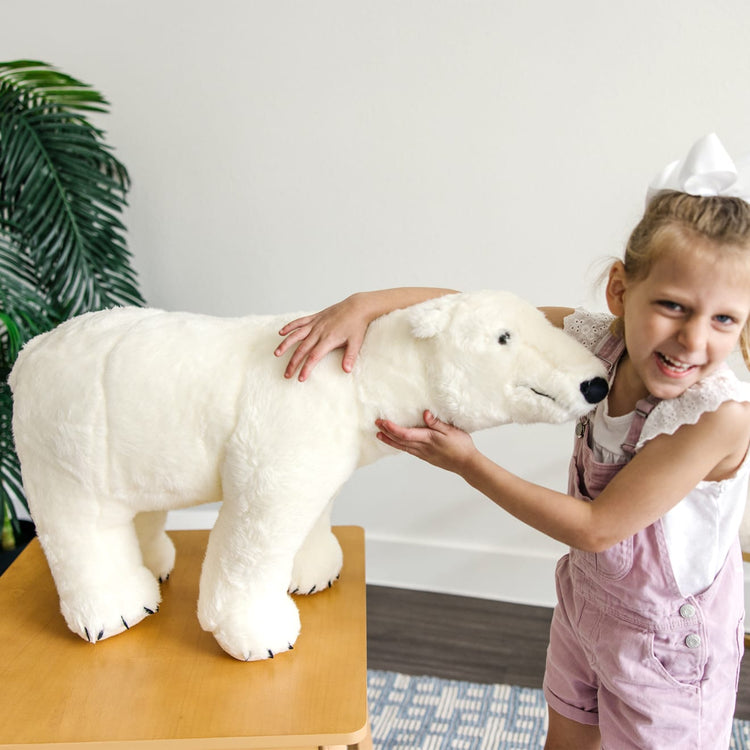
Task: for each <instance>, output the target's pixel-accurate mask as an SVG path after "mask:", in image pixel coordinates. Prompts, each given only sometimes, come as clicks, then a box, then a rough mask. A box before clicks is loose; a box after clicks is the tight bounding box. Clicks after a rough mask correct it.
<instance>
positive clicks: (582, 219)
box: [0, 0, 750, 603]
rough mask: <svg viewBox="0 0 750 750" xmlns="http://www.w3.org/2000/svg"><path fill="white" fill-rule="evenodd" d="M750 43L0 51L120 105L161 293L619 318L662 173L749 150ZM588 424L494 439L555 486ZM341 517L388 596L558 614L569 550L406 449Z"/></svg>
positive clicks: (362, 482) (268, 304)
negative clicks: (624, 258) (609, 272)
mask: <svg viewBox="0 0 750 750" xmlns="http://www.w3.org/2000/svg"><path fill="white" fill-rule="evenodd" d="M748 29H750V4H748V3H747V2H746V0H718V1H716V2H712V3H706V2H703V0H700V1H698V0H680V1H679V2H677V1H676V0H675V1H673V2H668V1H665V0H630V2H628V3H603V2H600V1H599V0H571V1H570V2H565V3H558V2H553V1H552V0H546V1H543V0H529V1H528V2H525V3H517V2H510V0H493V1H491V2H490V1H486V2H470V1H468V0H454V1H448V0H418V1H413V2H402V1H401V0H399V1H395V0H378V2H361V1H360V0H341V1H334V0H322V1H317V2H315V1H313V0H309V1H305V2H302V1H300V2H290V1H289V0H264V1H262V2H260V1H256V2H253V1H247V2H241V1H240V0H213V2H211V3H208V2H201V3H198V2H195V1H194V0H180V1H178V0H65V2H60V0H3V1H2V2H0V56H1V57H2V58H4V59H7V60H10V59H17V58H22V57H26V58H37V59H43V60H46V61H49V62H52V63H54V64H56V65H57V66H59V67H61V68H62V69H63V70H65V71H66V72H68V73H71V74H73V75H76V76H78V77H80V78H82V79H83V80H85V81H87V82H89V83H91V84H92V85H94V86H95V87H96V88H98V89H99V90H101V91H102V92H104V93H105V95H106V96H107V97H108V98H109V100H110V101H111V104H112V112H111V114H110V115H108V116H107V117H106V118H103V119H102V120H101V124H102V125H103V127H104V128H105V129H106V130H107V132H108V135H107V138H108V141H109V142H110V143H111V144H112V145H113V146H114V147H115V148H116V152H117V154H118V155H119V157H120V158H121V159H122V160H123V161H124V162H125V164H126V165H127V167H128V168H129V170H130V173H131V176H132V179H133V188H132V192H131V195H130V199H131V208H130V210H129V212H128V215H127V224H128V227H129V243H130V248H131V250H132V252H133V255H134V263H135V266H136V268H137V270H138V271H139V274H140V279H141V284H142V288H143V291H144V293H145V295H146V297H147V299H148V301H149V302H150V303H151V304H152V305H155V306H160V307H165V308H169V309H185V310H195V311H202V312H206V313H215V314H220V315H239V314H245V313H248V312H284V311H293V310H300V309H318V308H320V307H321V306H324V305H326V304H328V303H330V302H332V301H334V300H337V299H339V298H341V297H343V296H345V295H347V294H349V293H350V292H352V291H354V290H358V289H367V288H377V287H382V286H393V285H406V284H424V285H441V286H452V287H454V288H458V289H467V290H468V289H477V288H483V287H488V286H492V287H498V288H507V289H511V290H513V291H515V292H517V293H519V294H521V295H523V296H526V297H527V298H528V299H530V300H531V301H533V302H535V303H538V304H564V305H578V304H585V305H588V306H591V307H600V306H601V302H600V301H599V299H598V297H597V296H596V295H595V294H594V292H593V291H592V288H593V287H592V285H593V279H594V277H595V276H596V272H597V271H598V270H600V269H601V266H598V267H595V268H593V269H592V264H596V263H597V262H598V261H600V260H601V259H602V258H606V257H607V256H611V255H617V254H619V252H620V250H621V248H622V246H623V243H624V240H625V238H626V236H627V233H628V232H629V230H630V228H631V226H632V225H633V223H634V222H635V221H636V220H637V218H638V215H639V212H640V210H641V208H642V202H643V196H644V190H645V186H646V184H647V183H648V181H649V180H650V178H651V177H652V175H653V173H655V172H656V171H657V170H658V169H659V168H661V166H663V164H665V163H666V162H667V161H669V160H671V159H674V158H678V157H679V156H681V155H682V154H683V153H684V152H685V150H686V149H687V147H688V146H689V145H690V144H691V143H692V141H693V140H694V139H696V138H697V137H699V136H700V135H703V134H705V133H706V132H709V131H713V130H715V131H717V132H718V133H719V134H720V136H721V137H722V139H723V140H724V142H725V144H726V145H727V147H728V148H729V150H730V151H731V152H732V153H738V152H743V151H746V150H750V136H749V135H748V134H750V107H748V81H750V46H749V45H748V44H747V30H748ZM570 433H571V429H570V427H569V426H563V427H554V428H552V427H546V426H542V427H524V428H520V427H507V428H502V429H498V430H494V431H492V432H489V433H486V434H481V435H479V436H478V438H477V439H478V442H479V443H480V444H481V446H482V447H483V448H485V449H486V450H487V451H488V452H489V453H490V454H491V455H492V456H493V457H494V458H496V459H497V460H499V461H501V462H504V464H505V465H506V466H507V467H508V468H510V469H512V470H515V471H517V472H519V473H521V474H522V475H523V476H526V477H528V478H530V479H533V480H534V481H537V482H540V483H542V484H546V485H548V486H552V487H555V488H561V487H562V486H563V485H564V475H565V470H566V464H567V457H568V451H569V447H570V442H571V439H572V438H571V434H570ZM335 520H336V522H338V523H356V524H361V525H364V526H365V527H366V529H367V533H368V540H369V541H368V545H369V554H368V566H369V578H370V580H371V581H374V582H381V583H389V584H395V585H403V586H412V587H422V588H438V589H439V588H444V589H449V590H454V591H460V592H464V593H474V594H478V595H481V596H490V597H498V598H505V599H510V600H515V601H526V602H540V603H551V601H552V599H553V592H552V583H551V582H552V568H553V564H554V559H555V558H556V556H557V555H558V554H559V552H560V551H561V547H560V545H558V544H556V543H553V542H551V541H549V540H547V539H545V538H544V537H542V536H541V535H540V534H538V533H537V532H535V531H533V530H530V529H528V528H525V527H523V526H522V525H521V524H519V523H517V522H515V521H513V520H512V519H510V518H508V517H506V516H505V515H504V514H503V513H502V512H500V511H499V510H497V509H495V508H494V506H491V504H490V503H489V502H488V501H487V500H485V499H484V498H482V497H481V496H479V495H477V494H476V493H475V492H473V491H472V490H471V489H468V488H467V487H466V486H465V485H463V484H462V483H461V482H460V481H459V480H457V479H456V478H455V477H453V476H449V475H446V474H443V473H441V472H438V471H437V470H434V469H431V468H429V467H427V466H424V465H419V464H418V463H417V462H416V461H415V460H411V459H408V458H407V457H398V458H393V459H389V460H388V461H384V462H381V463H380V464H378V465H376V466H372V467H369V468H367V469H364V470H363V471H361V472H360V473H359V474H358V475H357V476H355V477H354V478H353V480H352V481H351V482H350V483H349V484H348V485H347V487H346V488H345V490H344V491H343V493H342V495H341V497H340V499H339V501H338V506H337V510H336V515H335ZM202 522H203V517H202V516H201V515H200V514H197V515H194V516H190V517H188V518H178V519H175V520H174V523H175V524H178V525H185V524H187V525H190V524H194V523H202Z"/></svg>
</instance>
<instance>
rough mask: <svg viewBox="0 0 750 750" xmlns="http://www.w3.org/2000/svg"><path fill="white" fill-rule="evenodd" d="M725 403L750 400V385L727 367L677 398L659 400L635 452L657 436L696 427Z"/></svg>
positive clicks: (713, 373)
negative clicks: (686, 426)
mask: <svg viewBox="0 0 750 750" xmlns="http://www.w3.org/2000/svg"><path fill="white" fill-rule="evenodd" d="M725 401H739V402H740V403H743V402H748V401H750V383H746V382H744V381H742V380H740V379H739V378H738V377H737V376H736V375H735V374H734V373H733V372H732V370H731V369H730V367H729V366H728V365H724V366H722V367H721V368H719V369H718V370H716V371H715V372H712V373H711V374H710V375H708V376H707V377H705V378H703V380H701V381H700V382H698V383H696V384H695V385H692V386H690V388H688V389H687V390H686V391H685V392H684V393H683V394H682V395H680V396H678V397H677V398H670V399H666V400H664V401H660V402H659V403H658V404H657V405H656V406H655V407H654V410H653V411H652V412H651V414H650V415H649V418H648V419H647V420H646V423H645V424H644V426H643V432H641V438H640V440H639V441H638V445H637V446H636V450H640V449H641V448H642V447H643V446H644V445H645V444H646V443H647V442H648V441H649V440H652V439H653V438H655V437H656V436H657V435H663V434H666V435H673V434H674V433H675V432H677V430H678V428H679V427H680V426H681V425H684V424H695V423H696V422H697V421H698V420H699V419H700V418H701V415H702V414H704V413H705V412H709V411H716V410H717V409H718V408H719V407H720V406H721V405H722V404H723V403H724V402H725Z"/></svg>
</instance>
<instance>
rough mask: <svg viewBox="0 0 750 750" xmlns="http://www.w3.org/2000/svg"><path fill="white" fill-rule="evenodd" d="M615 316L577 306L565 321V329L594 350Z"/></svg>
mask: <svg viewBox="0 0 750 750" xmlns="http://www.w3.org/2000/svg"><path fill="white" fill-rule="evenodd" d="M613 320H614V317H613V316H612V315H610V314H609V313H590V312H588V310H584V309H583V308H582V307H577V308H576V309H575V311H574V312H572V313H571V314H570V315H568V316H567V317H566V318H565V320H564V321H563V325H564V330H565V332H566V333H569V334H570V335H571V336H573V338H575V339H577V340H578V341H580V342H581V343H582V344H583V345H584V346H585V347H586V348H587V349H589V350H591V351H593V350H594V348H595V347H596V345H597V344H598V343H599V342H600V341H601V340H602V339H603V338H604V336H605V335H606V334H607V333H608V332H609V327H610V326H611V325H612V321H613Z"/></svg>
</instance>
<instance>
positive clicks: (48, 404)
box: [10, 292, 604, 660]
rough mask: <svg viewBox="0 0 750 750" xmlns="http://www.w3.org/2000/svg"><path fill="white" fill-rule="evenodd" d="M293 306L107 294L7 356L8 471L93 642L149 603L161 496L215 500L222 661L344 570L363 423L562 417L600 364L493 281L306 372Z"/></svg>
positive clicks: (384, 327) (174, 501) (285, 628)
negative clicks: (13, 466)
mask: <svg viewBox="0 0 750 750" xmlns="http://www.w3.org/2000/svg"><path fill="white" fill-rule="evenodd" d="M292 317H294V316H292V315H282V316H273V317H272V316H251V317H245V318H239V319H219V318H212V317H208V316H202V315H194V314H187V313H167V312H162V311H159V310H153V309H138V308H120V309H114V310H108V311H104V312H99V313H90V314H87V315H82V316H80V317H78V318H75V319H73V320H71V321H68V322H66V323H64V324H63V325H61V326H59V327H58V328H57V329H56V330H54V331H52V332H50V333H47V334H44V335H42V336H39V337H37V338H35V339H34V340H32V341H31V342H30V343H29V344H28V345H27V346H26V347H25V348H24V349H23V351H22V353H21V355H20V356H19V358H18V362H17V364H16V366H15V368H14V369H13V372H12V375H11V378H10V383H11V386H12V388H13V393H14V402H15V407H14V410H15V415H14V425H13V426H14V431H15V439H16V446H17V450H18V455H19V457H20V459H21V464H22V470H23V479H24V485H25V489H26V492H27V496H28V500H29V504H30V508H31V512H32V516H33V518H34V521H35V522H36V526H37V530H38V534H39V538H40V541H41V544H42V546H43V548H44V551H45V553H46V556H47V559H48V561H49V565H50V569H51V571H52V574H53V576H54V579H55V583H56V585H57V590H58V593H59V596H60V603H61V610H62V613H63V615H64V617H65V620H66V622H67V624H68V626H69V627H70V629H71V630H73V631H74V632H75V633H78V634H79V635H80V636H81V637H82V638H85V639H87V640H90V641H92V642H96V641H97V640H100V639H102V638H106V637H109V636H112V635H115V634H117V633H120V632H122V631H123V630H125V629H127V628H129V627H132V626H133V625H135V624H136V623H137V622H138V621H139V620H141V619H143V618H144V617H145V616H146V615H148V614H149V613H152V612H155V611H156V610H157V609H158V606H159V602H160V587H159V584H160V582H161V581H163V580H165V579H166V578H167V576H168V575H169V573H170V571H171V570H172V566H173V564H174V557H175V551H174V547H173V545H172V543H171V541H170V540H169V537H168V536H167V535H166V534H165V532H164V521H165V517H166V511H167V510H170V509H174V508H184V507H187V506H191V505H195V504H198V503H204V502H213V501H217V500H222V501H223V504H222V507H221V511H220V513H219V517H218V521H217V523H216V526H215V527H214V529H213V530H212V532H211V534H210V538H209V543H208V549H207V553H206V558H205V562H204V565H203V572H202V576H201V582H200V596H199V603H198V616H199V619H200V623H201V625H202V626H203V628H204V629H206V630H208V631H211V632H212V633H213V634H214V636H215V637H216V639H217V640H218V642H219V643H220V644H221V646H222V648H224V649H225V650H226V651H227V652H228V653H230V654H231V655H232V656H234V657H236V658H237V659H243V660H255V659H265V658H268V657H269V656H273V655H274V654H276V653H278V652H280V651H286V650H288V649H289V648H290V647H291V646H292V645H293V644H294V642H295V639H296V638H297V635H298V633H299V629H300V621H299V615H298V612H297V608H296V606H295V604H294V602H293V600H292V599H291V598H290V596H289V595H288V593H287V592H292V593H295V592H297V593H311V592H313V591H318V590H321V589H324V588H326V587H328V586H329V585H330V584H331V582H332V581H334V579H335V578H336V577H337V575H338V573H339V570H340V568H341V564H342V559H341V550H340V547H339V545H338V543H337V541H336V539H335V537H334V536H333V535H332V533H331V530H330V512H331V505H332V501H333V497H334V496H335V495H336V493H337V491H338V490H339V488H340V487H341V485H342V484H343V483H344V482H345V481H346V479H347V478H348V477H349V475H350V474H351V473H352V472H353V471H354V469H356V468H357V467H358V466H361V465H363V464H366V463H369V462H371V461H374V460H376V459H378V458H380V457H381V456H384V455H386V454H389V453H392V452H393V451H392V450H391V449H389V448H387V447H386V446H384V445H383V444H382V443H380V442H379V441H378V440H377V439H376V438H375V433H376V428H375V426H374V421H375V419H376V418H377V417H388V418H389V419H393V420H395V421H396V422H399V423H401V424H410V425H416V424H421V422H422V413H423V410H424V409H426V408H429V409H431V410H432V411H433V412H434V413H435V414H436V415H437V416H438V417H439V418H441V419H443V420H446V421H448V422H451V423H453V424H455V425H457V426H459V427H461V428H463V429H465V430H469V431H472V430H478V429H482V428H486V427H491V426H493V425H498V424H501V423H505V422H510V421H514V422H534V421H545V422H560V421H563V420H568V419H571V418H575V417H576V416H578V415H580V414H583V413H585V412H586V411H588V410H589V409H590V408H591V405H590V404H588V403H587V402H586V400H585V399H584V397H583V395H582V393H581V389H580V384H581V383H582V382H583V381H588V380H591V379H592V378H596V377H601V376H603V375H604V371H603V370H602V368H601V366H600V364H599V362H598V361H597V360H596V359H595V358H594V357H593V356H592V355H591V354H589V353H588V352H587V351H586V350H585V349H584V348H583V347H582V346H580V345H579V344H578V343H576V342H575V341H573V339H571V338H570V337H568V336H567V335H565V334H564V333H562V332H561V331H559V330H557V329H555V328H553V327H552V326H551V325H550V324H549V323H548V322H547V321H546V320H545V319H544V317H543V316H542V314H541V313H539V312H538V311H537V310H536V309H535V308H533V307H532V306H530V305H529V304H528V303H526V302H523V301H521V300H519V299H518V298H517V297H515V296H513V295H511V294H508V293H504V292H476V293H469V294H459V295H450V296H447V297H443V298H441V299H438V300H433V301H431V302H427V303H424V304H421V305H416V306H414V307H412V308H409V309H407V310H401V311H397V312H394V313H391V314H390V315H387V316H385V317H383V318H380V319H379V320H377V321H375V322H374V323H373V324H372V325H371V326H370V330H369V331H368V334H367V337H366V339H365V343H364V345H363V347H362V351H361V354H360V357H359V359H358V361H357V364H356V367H355V369H354V372H353V373H351V374H346V373H344V372H343V371H342V370H341V367H340V357H339V356H336V355H331V356H329V357H327V358H326V359H325V360H324V361H323V362H321V363H320V364H319V365H318V367H317V369H316V370H315V371H314V373H313V374H312V376H311V377H310V379H309V380H308V381H307V382H305V383H300V382H298V381H297V380H296V379H295V380H286V379H284V377H283V375H282V373H283V370H284V367H285V364H286V362H285V361H284V360H283V359H276V358H275V357H274V356H273V354H272V352H273V350H274V348H275V347H276V346H277V345H278V343H279V336H278V333H277V332H278V330H279V328H280V327H281V326H282V325H283V324H284V323H285V322H287V321H288V320H290V319H291V318H292Z"/></svg>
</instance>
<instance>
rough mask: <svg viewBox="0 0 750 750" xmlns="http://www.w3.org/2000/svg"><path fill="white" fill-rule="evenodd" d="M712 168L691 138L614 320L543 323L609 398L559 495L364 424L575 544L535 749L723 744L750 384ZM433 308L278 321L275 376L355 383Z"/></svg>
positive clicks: (714, 152)
mask: <svg viewBox="0 0 750 750" xmlns="http://www.w3.org/2000/svg"><path fill="white" fill-rule="evenodd" d="M717 156H718V157H720V159H721V160H723V161H726V158H728V157H726V152H724V151H723V149H722V148H721V146H720V144H718V141H717V140H716V139H715V136H711V137H709V139H704V140H703V141H701V142H699V143H698V144H696V146H695V147H694V149H693V151H691V153H690V155H689V157H688V158H687V159H686V160H685V162H681V163H679V164H678V165H676V166H675V165H672V169H671V171H668V172H667V173H666V175H665V176H663V177H662V179H661V182H660V183H659V184H658V185H657V186H656V187H657V188H663V187H665V186H666V187H668V188H675V187H676V188H677V189H670V190H663V189H657V190H655V191H653V193H654V194H653V195H651V196H650V197H649V202H648V204H647V208H646V212H645V214H644V216H643V218H642V220H641V221H640V223H639V224H638V226H637V227H636V228H635V230H634V231H633V233H632V235H631V237H630V240H629V242H628V245H627V249H626V253H625V257H624V260H623V261H617V262H615V263H614V264H613V265H612V267H611V269H610V271H609V277H608V281H607V285H606V299H607V304H608V307H609V310H610V312H611V313H612V316H607V315H592V314H589V313H586V312H584V311H582V310H571V309H564V308H547V309H545V313H546V314H547V316H548V318H549V319H550V320H551V321H553V322H554V323H555V324H557V325H559V326H562V327H564V328H565V330H566V331H568V332H570V333H571V334H572V335H574V336H576V337H577V338H578V339H579V340H581V341H582V342H583V343H584V344H586V345H587V346H589V347H590V348H591V349H592V350H593V351H594V352H595V353H596V354H597V356H599V357H600V358H601V359H602V360H603V362H604V363H605V365H606V367H607V368H608V369H609V372H610V393H609V396H608V397H607V399H605V401H603V402H602V403H601V404H599V405H598V406H597V407H596V409H595V410H594V411H593V412H592V413H591V414H590V415H588V417H584V418H583V419H581V420H580V421H579V422H578V424H577V425H576V436H577V437H576V440H575V448H574V452H573V457H572V460H571V467H570V477H569V486H568V493H569V494H562V493H558V492H555V491H553V490H550V489H547V488H545V487H540V486H537V485H535V484H532V483H530V482H527V481H524V480H523V479H520V478H519V477H516V476H514V475H513V474H511V473H510V472H508V471H506V470H505V469H503V468H502V467H501V466H498V465H497V464H495V463H493V462H492V461H491V460H490V459H489V458H487V457H486V456H484V455H483V454H482V453H480V452H479V451H478V450H477V448H476V447H475V446H474V443H473V441H472V439H471V437H470V436H469V435H467V434H466V433H464V432H461V431H460V430H458V429H456V428H454V427H452V426H451V425H448V424H445V423H443V422H441V421H439V420H437V419H436V418H435V417H434V416H433V415H432V414H430V413H429V412H425V414H424V426H423V427H416V428H415V427H404V426H401V425H397V424H394V423H392V422H390V421H388V420H379V421H378V422H377V426H378V428H379V434H378V437H379V438H380V439H381V440H382V441H383V442H385V443H387V444H388V445H391V446H393V447H395V448H399V449H401V450H403V451H406V452H407V453H411V454H412V455H415V456H418V457H419V458H421V459H423V460H425V461H428V462H429V463H431V464H434V465H435V466H438V467H440V468H443V469H447V470H449V471H453V472H455V473H457V474H458V475H460V476H461V477H463V478H464V479H465V480H466V481H467V482H468V483H469V484H470V485H472V486H473V487H475V488H476V489H478V490H479V491H481V492H482V493H483V494H485V495H486V496H487V497H488V498H490V499H491V500H492V501H493V502H495V503H496V504H497V505H499V506H500V507H501V508H503V509H505V510H506V511H508V512H509V513H512V514H513V515H514V516H516V517H517V518H519V519H521V520H522V521H524V522H526V523H528V524H530V525H531V526H533V527H535V528H537V529H539V530H540V531H542V532H544V533H546V534H549V535H550V536H552V537H554V538H555V539H558V540H560V541H562V542H564V543H566V544H568V545H570V547H571V549H570V552H569V554H567V555H565V556H564V557H563V558H562V559H561V560H560V562H559V563H558V566H557V571H556V583H557V592H558V604H557V606H556V608H555V612H554V616H553V621H552V626H551V633H550V644H549V649H548V655H547V668H546V673H545V680H544V692H545V696H546V699H547V702H548V706H549V731H548V737H547V743H546V746H545V747H546V748H547V749H548V750H560V749H562V748H571V749H574V750H589V749H592V750H593V749H594V748H608V749H609V750H620V749H622V748H643V749H653V750H663V749H664V748H667V747H673V748H680V749H681V750H682V749H683V748H685V749H686V748H711V750H715V748H720V747H727V746H728V744H729V736H730V732H731V724H732V718H733V714H734V702H735V694H736V690H737V680H738V675H739V665H740V659H741V656H742V648H743V647H742V643H743V615H744V613H743V574H742V564H741V553H740V549H739V542H738V533H737V532H738V528H739V523H740V519H741V516H742V513H743V508H744V503H745V497H746V494H747V477H748V472H750V459H748V458H746V457H747V455H748V445H749V444H750V385H748V384H745V383H742V382H740V381H739V380H738V379H737V378H736V377H735V376H734V375H733V373H732V372H731V370H730V369H729V368H728V366H727V365H726V364H725V362H726V359H727V357H728V356H729V354H730V353H731V352H732V350H733V349H734V348H735V346H736V344H737V343H738V342H740V343H741V344H742V346H743V352H744V353H745V355H746V361H747V360H748V354H747V352H748V342H750V330H749V329H750V323H749V322H748V321H749V318H750V205H749V204H748V203H746V202H745V201H744V200H743V199H742V198H739V197H731V196H730V195H727V193H730V194H731V193H732V192H733V191H735V192H736V190H735V188H734V187H733V186H732V185H733V176H732V177H731V178H729V179H728V181H729V183H730V186H729V187H727V186H726V185H722V184H719V185H718V186H717V184H716V182H717V180H719V181H720V180H724V181H727V178H726V174H725V172H726V169H724V170H723V171H719V172H718V177H716V175H712V176H711V177H710V178H708V179H707V178H706V177H705V175H703V176H702V175H700V174H696V173H695V172H696V169H694V166H695V165H696V164H702V163H704V162H705V160H706V158H709V159H711V158H713V160H714V161H715V160H716V157H717ZM725 166H726V165H724V164H722V165H721V167H722V169H723V168H724V167H725ZM675 181H677V183H678V184H674V183H675ZM696 185H697V187H696ZM691 193H699V194H691ZM717 193H721V194H717ZM447 292H448V290H439V289H397V290H387V291H383V292H371V293H367V294H359V295H354V296H352V297H350V298H348V299H347V300H344V301H343V302H341V303H339V304H338V305H334V306H333V307H331V308H328V309H327V310H324V311H322V312H321V313H319V314H317V315H313V316H310V317H307V318H302V319H299V320H297V321H293V322H291V323H289V324H288V325H287V326H285V327H284V328H283V329H282V330H281V331H280V334H281V335H282V336H285V337H286V338H285V340H284V341H283V342H282V344H281V345H280V346H279V348H278V349H277V351H276V353H277V355H279V356H280V355H281V354H283V353H284V352H285V351H287V350H288V349H289V348H291V347H293V346H295V345H296V349H295V350H294V352H293V353H292V356H291V358H290V361H289V364H288V367H287V369H286V376H287V377H292V376H293V375H294V374H295V373H296V372H297V370H299V369H300V368H301V371H300V376H299V377H300V379H302V380H304V379H305V378H306V377H308V375H309V374H310V372H311V370H312V368H313V367H314V366H315V363H316V362H317V361H319V360H320V359H321V357H322V356H324V355H325V354H326V353H327V352H329V351H330V350H331V349H333V348H336V347H340V346H343V347H345V354H344V359H343V367H344V369H345V370H347V371H349V370H351V368H352V367H353V365H354V361H355V359H356V355H357V352H358V350H359V346H360V344H361V342H362V339H363V337H364V333H365V330H366V328H367V325H368V324H369V322H370V321H371V320H372V319H373V318H374V317H376V316H378V315H380V314H383V313H385V312H388V311H389V310H392V309H394V308H396V307H402V306H405V305H409V304H414V303H416V302H419V301H421V300H424V299H427V298H430V297H433V296H435V295H438V294H443V293H447ZM592 501H593V502H592Z"/></svg>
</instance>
